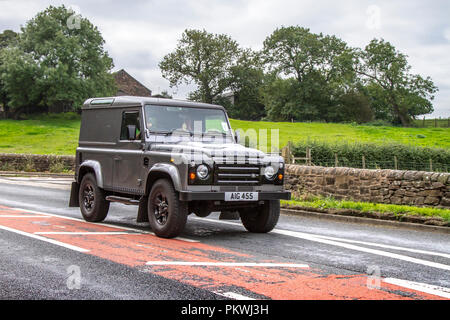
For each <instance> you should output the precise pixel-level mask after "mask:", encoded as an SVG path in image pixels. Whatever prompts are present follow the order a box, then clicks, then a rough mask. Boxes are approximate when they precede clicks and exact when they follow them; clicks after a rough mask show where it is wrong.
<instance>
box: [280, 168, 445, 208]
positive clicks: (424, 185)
mask: <svg viewBox="0 0 450 320" xmlns="http://www.w3.org/2000/svg"><path fill="white" fill-rule="evenodd" d="M286 189H289V190H291V192H292V194H293V196H294V197H299V196H301V195H305V194H312V195H318V196H325V197H326V196H331V197H333V198H335V199H346V200H355V201H366V202H375V203H387V204H406V205H417V206H438V207H450V174H449V173H435V172H423V171H400V170H364V169H354V168H326V167H308V166H300V165H286Z"/></svg>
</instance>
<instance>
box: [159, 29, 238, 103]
mask: <svg viewBox="0 0 450 320" xmlns="http://www.w3.org/2000/svg"><path fill="white" fill-rule="evenodd" d="M239 54H240V49H239V46H238V44H237V42H236V41H234V40H232V39H231V38H230V37H229V36H227V35H223V34H211V33H208V32H206V31H205V30H202V31H201V30H189V29H187V30H185V31H184V33H183V35H182V37H181V39H180V40H179V41H178V45H177V48H176V49H175V51H174V52H172V53H169V54H167V55H166V56H164V58H163V60H162V61H161V62H160V63H159V67H160V69H161V72H162V76H163V77H164V78H165V79H167V80H169V82H170V86H171V87H173V86H178V85H180V84H182V83H185V84H190V83H192V82H193V83H195V84H196V85H197V90H196V91H194V92H192V93H191V94H190V99H194V100H200V101H202V102H206V103H213V102H214V100H215V99H216V98H217V97H219V96H220V95H222V94H223V93H224V92H225V90H227V89H229V88H230V86H231V81H232V79H231V76H230V69H231V67H233V66H235V65H236V61H237V60H238V57H239Z"/></svg>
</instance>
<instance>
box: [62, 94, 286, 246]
mask: <svg viewBox="0 0 450 320" xmlns="http://www.w3.org/2000/svg"><path fill="white" fill-rule="evenodd" d="M283 179H284V162H283V158H281V157H280V156H279V155H278V154H276V155H268V154H265V153H263V152H261V151H259V150H256V149H251V148H246V147H244V146H242V145H240V144H239V132H233V131H232V129H231V127H230V123H229V120H228V116H227V114H226V111H225V109H224V108H223V107H222V106H218V105H211V104H204V103H197V102H187V101H181V100H173V99H159V98H149V97H131V96H122V97H110V98H94V99H88V100H87V101H86V102H85V103H84V105H83V107H82V115H81V128H80V137H79V146H78V148H77V151H76V168H75V181H74V182H73V183H72V190H71V195H70V203H69V206H71V207H80V209H81V214H82V215H83V217H84V219H85V220H87V221H90V222H100V221H103V220H104V219H105V218H106V216H107V214H108V210H109V204H110V202H119V203H123V204H127V205H137V206H138V207H139V209H138V213H137V221H138V222H146V221H148V222H149V223H150V226H151V228H152V230H153V232H154V233H155V234H156V235H157V236H159V237H163V238H173V237H176V236H177V235H179V234H180V233H181V232H182V231H183V229H184V227H185V225H186V221H187V216H188V215H189V214H192V213H193V214H195V215H197V216H199V217H206V216H208V215H209V214H210V213H212V212H222V214H225V215H226V214H228V213H234V214H235V215H236V213H239V216H240V218H241V220H242V223H243V225H244V226H245V228H246V229H247V230H248V231H250V232H257V233H265V232H269V231H271V230H272V229H273V228H274V227H275V225H276V224H277V222H278V218H279V215H280V199H290V193H289V192H287V191H285V190H284V188H283Z"/></svg>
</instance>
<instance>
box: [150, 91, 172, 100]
mask: <svg viewBox="0 0 450 320" xmlns="http://www.w3.org/2000/svg"><path fill="white" fill-rule="evenodd" d="M152 97H154V98H163V99H173V97H172V95H170V94H169V92H168V91H167V90H163V91H162V92H161V93H158V94H155V95H152Z"/></svg>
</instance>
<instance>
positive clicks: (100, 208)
mask: <svg viewBox="0 0 450 320" xmlns="http://www.w3.org/2000/svg"><path fill="white" fill-rule="evenodd" d="M78 200H79V203H80V209H81V214H82V215H83V218H84V220H86V221H89V222H101V221H103V220H105V218H106V216H107V215H108V210H109V201H106V200H105V195H104V193H103V190H102V189H100V188H99V187H98V186H97V180H96V179H95V176H94V175H93V174H92V173H87V174H86V175H85V176H84V177H83V179H82V180H81V184H80V190H79V192H78Z"/></svg>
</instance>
